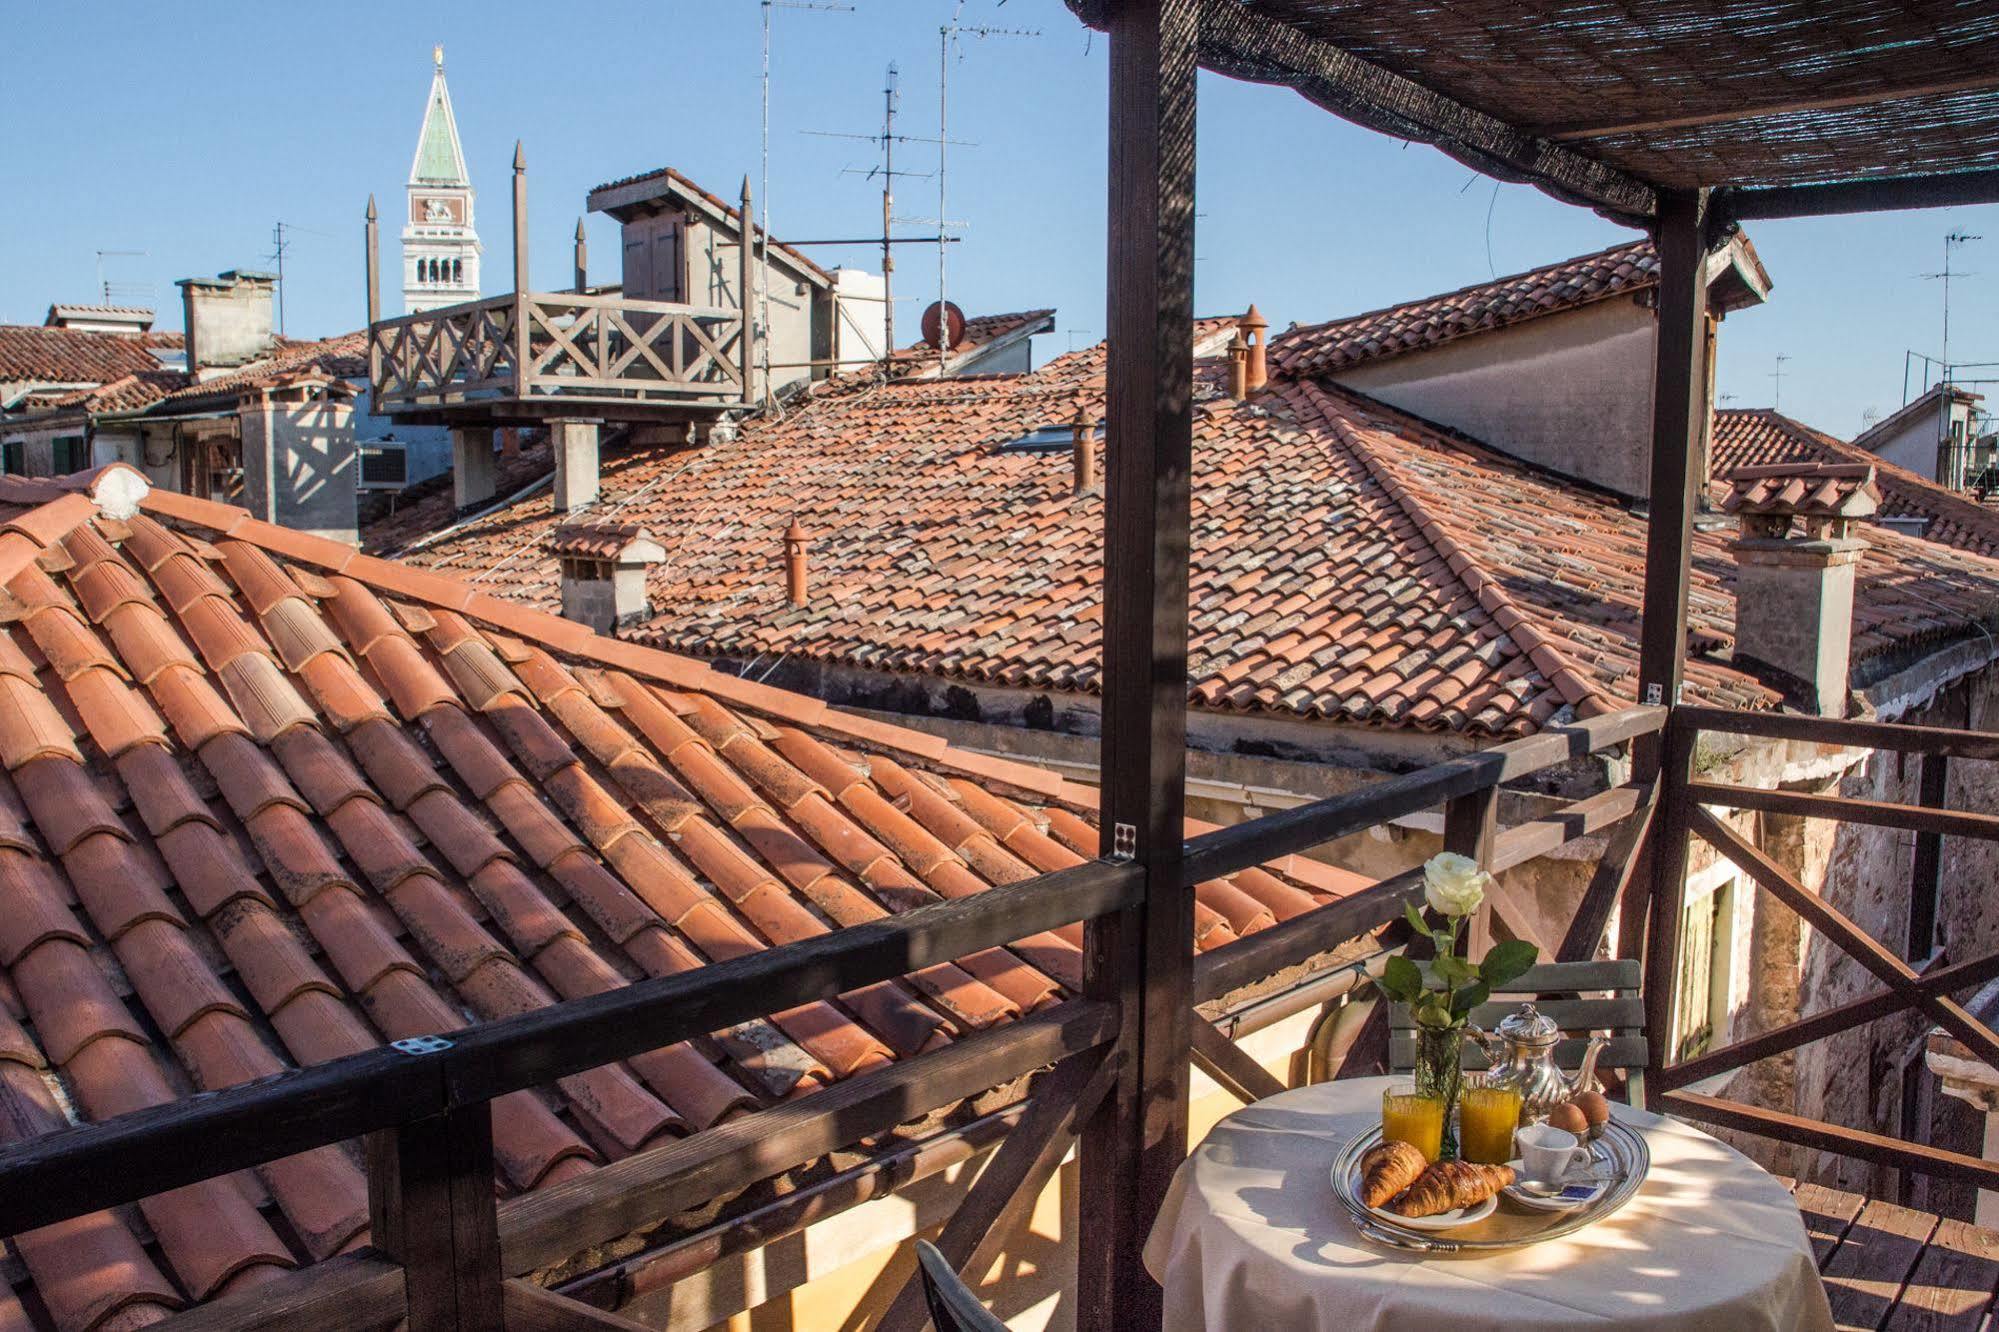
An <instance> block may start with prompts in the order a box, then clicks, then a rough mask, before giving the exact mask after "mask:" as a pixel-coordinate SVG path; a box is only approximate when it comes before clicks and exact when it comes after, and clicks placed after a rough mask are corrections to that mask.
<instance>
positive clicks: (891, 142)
mask: <svg viewBox="0 0 1999 1332" xmlns="http://www.w3.org/2000/svg"><path fill="white" fill-rule="evenodd" d="M901 108H902V85H901V76H900V75H899V74H898V73H897V71H896V67H895V65H894V64H890V65H889V67H888V78H887V81H886V82H885V83H884V85H883V87H882V127H881V132H880V133H877V134H847V133H842V132H839V131H836V130H801V131H800V133H803V134H813V135H817V136H818V137H820V138H823V139H858V140H860V141H862V142H863V143H875V144H880V145H881V152H882V160H881V165H880V166H874V167H869V168H868V169H867V170H866V171H865V172H863V171H861V170H860V169H859V168H857V167H847V168H845V169H844V170H843V171H842V173H841V174H843V175H864V176H866V177H867V178H868V179H869V180H872V179H874V178H875V177H876V176H880V177H881V182H882V231H881V236H880V237H879V238H878V239H879V241H880V244H881V252H882V304H883V309H884V319H883V327H882V335H883V340H884V342H885V345H884V346H883V347H882V348H881V355H882V359H883V361H884V362H886V361H887V359H888V358H889V357H890V356H892V355H893V354H894V352H895V247H896V246H898V245H931V244H935V245H940V246H941V245H945V244H948V243H950V242H953V241H955V240H957V237H955V236H949V235H946V234H945V233H944V232H943V231H942V230H940V231H939V232H938V233H937V234H936V235H935V236H897V235H895V234H893V230H892V228H893V224H894V223H895V222H896V221H897V220H898V219H897V218H896V216H895V182H896V181H897V180H898V179H909V180H928V179H930V178H931V177H932V176H934V175H936V174H937V173H936V172H934V171H904V170H898V169H897V167H896V165H895V146H896V145H897V144H898V143H936V142H938V140H936V139H935V138H931V137H928V136H923V135H912V134H898V133H896V129H895V118H896V113H897V112H898V111H900V110H901ZM952 142H953V143H957V144H960V145H963V146H969V147H976V146H977V145H976V144H970V143H968V141H966V140H963V139H954V140H952ZM862 243H868V242H864V241H853V242H848V241H789V242H787V244H791V245H841V244H862Z"/></svg>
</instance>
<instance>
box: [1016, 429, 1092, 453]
mask: <svg viewBox="0 0 1999 1332" xmlns="http://www.w3.org/2000/svg"><path fill="white" fill-rule="evenodd" d="M1075 447H1076V432H1075V430H1074V428H1073V427H1071V426H1067V425H1046V426H1036V427H1035V428H1034V429H1032V430H1030V431H1028V432H1027V433H1026V434H1024V435H1021V436H1019V437H1018V438H1015V439H1010V440H1007V441H1006V442H1005V443H1004V444H1001V445H1000V446H999V451H1000V452H1001V453H1061V452H1064V451H1066V450H1069V449H1073V448H1075Z"/></svg>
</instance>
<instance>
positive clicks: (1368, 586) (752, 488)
mask: <svg viewBox="0 0 1999 1332" xmlns="http://www.w3.org/2000/svg"><path fill="white" fill-rule="evenodd" d="M1218 332H1219V331H1218V330H1210V329H1206V328H1204V329H1202V330H1200V335H1201V340H1202V342H1203V344H1204V345H1207V346H1212V345H1213V344H1214V343H1215V342H1216V341H1218V340H1219V338H1218ZM1102 366H1103V356H1102V351H1101V349H1100V348H1093V349H1090V350H1087V351H1079V352H1077V353H1073V354H1071V355H1069V356H1064V357H1058V358H1056V359H1055V360H1054V361H1051V362H1050V363H1049V364H1048V365H1047V366H1046V367H1044V368H1043V369H1042V370H1040V371H1038V372H1036V373H1034V374H1031V375H1012V376H989V377H981V378H973V379H962V380H946V381H905V382H899V383H890V384H886V385H879V386H873V387H859V388H844V389H836V390H834V391H831V392H828V393H825V394H821V395H818V396H815V397H814V398H812V399H810V400H808V402H807V403H806V404H805V405H804V406H803V407H802V408H800V409H798V410H794V411H792V412H790V413H789V414H787V415H786V416H785V417H784V418H783V419H782V420H774V421H773V420H759V421H753V422H751V423H749V424H747V425H746V426H745V427H744V428H743V430H742V431H741V432H740V434H739V435H738V437H737V438H736V439H735V440H734V441H733V442H730V443H727V444H710V445H707V446H705V447H702V448H699V449H691V450H689V449H683V450H673V451H646V452H631V451H626V452H623V453H616V452H613V453H610V454H607V455H606V458H605V465H604V493H603V501H602V505H601V508H600V510H599V515H600V517H601V518H602V519H603V520H605V521H616V522H629V523H643V524H644V525H645V526H646V527H647V528H648V529H649V530H650V531H652V532H654V533H658V534H661V539H662V544H663V545H664V546H665V548H666V551H667V558H666V560H665V561H664V562H663V563H662V564H660V565H659V566H657V567H656V568H655V569H654V570H653V573H652V577H651V580H650V583H649V592H650V599H651V602H652V605H653V606H654V607H655V608H656V610H657V614H656V616H655V618H654V619H652V620H651V621H649V622H647V623H645V624H643V625H641V626H638V627H636V628H634V629H631V630H628V631H627V633H628V634H629V635H630V636H632V637H636V638H639V639H641V640H643V641H647V642H653V643H657V644H659V645H661V646H665V647H670V648H673V649H675V650H677V651H684V652H690V653H695V654H699V655H704V656H717V657H728V658H731V659H734V660H737V661H744V662H747V661H751V660H756V661H758V662H760V663H762V665H761V669H769V668H770V666H771V665H772V664H774V663H776V662H778V661H780V660H782V659H784V658H787V657H790V658H794V659H802V660H812V661H821V662H827V663H836V664H841V665H848V666H855V667H860V668H864V669H869V670H875V671H887V672H905V673H921V674H925V675H930V676H940V677H944V678H947V679H954V680H962V681H968V682H978V683H986V684H993V685H1000V686H1008V687H1014V688H1021V689H1031V690H1047V691H1054V692H1066V693H1079V694H1080V693H1091V692H1095V691H1096V690H1097V688H1098V686H1099V678H1098V666H1099V657H1100V637H1101V633H1100V631H1101V628H1102V615H1103V603H1102V593H1101V567H1102V546H1101V533H1102V521H1103V519H1102V514H1103V507H1102V499H1101V497H1100V495H1097V494H1089V495H1085V496H1082V497H1077V496H1074V495H1072V493H1071V488H1072V473H1071V469H1070V466H1069V464H1068V461H1067V458H1066V457H1065V456H1064V455H1062V454H1060V453H1059V452H1058V453H1057V454H1056V455H1055V456H1052V457H1051V456H1049V455H1047V454H1035V453H1031V452H1007V451H1002V450H1001V449H1000V448H999V447H998V446H999V445H1001V444H1003V443H1005V442H1006V441H1008V440H1010V439H1014V438H1017V437H1019V436H1021V435H1022V434H1025V433H1026V432H1028V431H1030V430H1033V429H1036V428H1039V427H1048V426H1059V427H1063V428H1065V429H1066V428H1067V426H1068V424H1069V423H1070V421H1072V420H1073V419H1074V417H1075V415H1076V411H1077V408H1078V406H1079V405H1081V406H1082V407H1083V408H1084V409H1085V410H1086V411H1088V412H1089V414H1090V415H1091V416H1092V417H1095V418H1100V417H1101V415H1102V384H1101V372H1102ZM1200 374H1201V384H1202V387H1201V388H1200V390H1199V393H1198V395H1197V407H1198V410H1197V412H1196V429H1195V445H1194V487H1193V504H1194V515H1193V516H1194V526H1193V534H1192V535H1193V567H1192V572H1191V579H1192V584H1191V615H1190V625H1189V629H1190V636H1191V644H1190V648H1191V650H1190V656H1189V663H1188V673H1189V680H1188V685H1189V696H1190V699H1191V701H1192V702H1194V703H1195V704H1197V705H1199V706H1202V707H1207V708H1213V709H1219V710H1233V711H1243V712H1254V713H1265V714H1275V715H1282V716H1290V717H1300V718H1307V719H1332V720H1338V721H1344V722H1362V723H1371V724H1379V725H1387V726H1398V727H1418V728H1423V729H1434V730H1451V731H1461V732H1469V733H1473V734H1516V733H1519V732H1522V731H1526V730H1530V729H1533V728H1535V727H1538V726H1540V725H1541V724H1543V723H1545V722H1547V721H1548V720H1549V719H1550V718H1551V717H1554V716H1555V715H1556V714H1557V713H1558V712H1561V711H1562V710H1563V709H1565V708H1571V707H1573V708H1576V709H1578V710H1582V711H1594V710H1601V709H1605V708H1609V707H1613V706H1619V705H1622V704H1624V703H1628V702H1632V701H1635V696H1636V689H1637V685H1636V674H1637V636H1638V623H1639V611H1638V606H1639V600H1640V593H1641V589H1642V586H1643V565H1644V546H1645V522H1644V519H1643V518H1642V517H1641V516H1638V515H1635V514H1633V513H1631V512H1630V511H1628V510H1627V509H1626V508H1624V507H1623V506H1621V505H1620V504H1618V503H1617V502H1615V501H1614V500H1611V499H1609V498H1606V497H1604V496H1602V495H1600V494H1597V493H1595V492H1592V491H1589V490H1586V489H1584V488H1582V487H1580V486H1574V485H1569V484H1567V483H1564V482H1562V481H1561V480H1559V479H1557V478H1554V477H1551V476H1549V475H1547V474H1545V473H1542V472H1538V471H1534V470H1532V469H1529V468H1527V467H1525V466H1522V465H1520V464H1518V463H1516V462H1513V461H1512V460H1509V459H1507V458H1505V457H1504V456H1502V455H1500V454H1498V453H1496V452H1493V451H1491V450H1488V449H1486V448H1484V447H1482V446H1480V445H1478V444H1477V443H1476V442H1474V441H1471V440H1468V439H1465V438H1463V437H1461V436H1456V435H1452V434H1449V433H1447V432H1444V431H1442V430H1440V429H1437V428H1434V427H1432V426H1429V425H1427V424H1425V423H1424V422H1422V421H1420V420H1417V419H1416V418H1414V417H1411V416H1408V415H1406V414H1404V413H1401V412H1398V411H1395V410H1393V409H1391V408H1388V407H1386V406H1383V405H1381V404H1378V403H1376V402H1373V401H1372V400H1370V399H1367V398H1365V397H1363V396H1361V395H1359V394H1356V393H1353V392H1351V391H1348V390H1344V389H1340V388H1338V387H1336V386H1331V385H1318V384H1312V383H1299V382H1286V381H1279V382H1277V383H1275V384H1274V385H1273V387H1272V389H1271V391H1269V392H1266V393H1264V394H1261V395H1258V396H1257V397H1256V398H1254V399H1253V400H1252V401H1250V402H1248V403H1235V402H1231V401H1229V400H1228V399H1227V398H1226V397H1224V396H1222V395H1220V394H1219V393H1218V392H1217V391H1216V386H1217V385H1218V384H1219V382H1220V378H1221V375H1220V366H1219V365H1218V364H1217V363H1215V362H1213V361H1209V362H1207V363H1205V364H1203V366H1202V368H1201V372H1200ZM794 518H796V519H797V520H798V521H799V522H800V523H801V524H802V526H803V527H804V529H805V531H806V532H807V534H808V536H809V538H810V540H809V550H808V564H809V570H810V579H809V581H810V598H809V600H808V602H807V603H806V604H805V605H803V606H792V605H790V604H789V603H788V602H787V600H786V598H785V585H784V564H783V549H784V548H783V542H782V539H781V536H782V532H783V530H784V528H785V526H786V525H787V524H788V523H790V522H791V521H792V520H793V519H794ZM554 521H555V519H554V515H553V514H552V513H551V512H550V508H549V500H548V497H547V496H546V494H545V493H537V494H534V495H530V496H529V497H527V498H526V499H524V500H522V501H521V502H520V503H518V504H515V505H512V506H510V507H507V508H504V509H502V510H500V511H498V512H495V513H494V514H492V515H490V516H488V517H486V518H483V519H480V520H478V521H474V522H470V523H467V524H465V525H463V526H461V527H460V528H458V529H457V530H456V531H454V532H453V533H451V534H450V535H449V536H447V537H444V538H441V539H439V540H436V541H434V542H432V543H430V544H428V545H426V546H425V547H424V548H422V549H421V550H417V551H415V552H414V553H413V554H412V556H411V559H412V560H413V561H414V562H415V563H418V564H420V565H422V566H424V567H426V568H431V569H435V570H437V571H439V572H444V573H450V574H453V575H455V576H459V577H464V578H467V579H469V580H471V581H472V582H473V583H474V584H475V585H477V586H479V587H481V588H484V589H486V590H489V591H490V592H491V593H492V594H493V595H495V596H501V597H507V598H511V599H515V600H519V601H521V602H524V603H526V604H530V605H535V606H541V607H554V606H556V605H558V604H559V600H560V588H559V583H558V577H557V569H556V566H555V561H554V560H553V559H552V558H550V557H548V555H547V554H546V551H545V548H544V543H545V541H546V538H547V534H548V531H549V530H550V528H551V527H552V526H553V524H554ZM1732 536H1733V532H1732V531H1702V532H1700V533H1699V534H1698V535H1697V536H1696V539H1695V566H1694V578H1693V594H1692V605H1693V613H1692V622H1691V630H1690V641H1691V649H1692V652H1693V654H1694V658H1693V661H1692V663H1691V664H1690V666H1689V672H1688V680H1689V688H1690V691H1691V692H1692V694H1693V695H1694V696H1697V697H1700V698H1704V699H1707V700H1709V701H1712V702H1717V703H1722V704H1727V705H1738V706H1749V707H1755V706H1770V705H1772V704H1774V703H1775V702H1776V701H1777V698H1778V695H1777V694H1776V692H1775V691H1773V690H1771V689H1770V688H1768V687H1766V686H1765V685H1764V684H1762V683H1761V682H1759V681H1758V680H1757V679H1755V678H1754V677H1752V676H1750V675H1748V674H1746V673H1744V672H1742V671H1740V670H1737V669H1736V668H1735V667H1733V666H1732V665H1730V664H1729V663H1728V660H1727V649H1728V648H1729V647H1730V646H1731V644H1732V640H1733V632H1734V617H1735V600H1734V594H1733V581H1734V575H1735V563H1734V559H1733V557H1732V556H1731V554H1730V552H1729V549H1728V544H1729V540H1730V539H1731V538H1732ZM1869 539H1870V540H1871V541H1873V542H1874V549H1873V550H1872V551H1870V552H1869V554H1868V555H1867V557H1866V559H1865V561H1864V562H1863V564H1862V566H1861V574H1860V580H1859V593H1858V597H1859V606H1858V609H1857V611H1856V642H1855V660H1856V661H1858V660H1863V659H1865V658H1867V657H1869V656H1873V655H1877V654H1879V653H1882V652H1885V651H1888V650H1890V649H1894V648H1910V647H1913V646H1915V645H1918V644H1920V643H1923V642H1925V641H1929V640H1933V639H1938V638H1948V637H1954V636H1957V635H1959V634H1962V633H1965V632H1968V629H1967V625H1966V620H1967V618H1969V619H1976V620H1979V621H1981V622H1982V621H1983V620H1985V619H1988V618H1990V617H1991V616H1992V614H1993V612H1994V609H1995V600H1999V562H1994V561H1990V560H1984V559H1979V558H1976V557H1972V556H1969V555H1964V554H1961V553H1959V552H1956V551H1952V550H1949V549H1947V548H1944V547H1939V546H1935V545H1933V544H1931V543H1927V542H1921V541H1916V540H1913V539H1911V538H1907V537H1901V536H1898V535H1896V534H1894V533H1890V532H1886V531H1881V532H1876V531H1874V530H1872V529H1870V531H1869Z"/></svg>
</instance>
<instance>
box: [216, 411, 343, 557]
mask: <svg viewBox="0 0 1999 1332" xmlns="http://www.w3.org/2000/svg"><path fill="white" fill-rule="evenodd" d="M241 416H242V430H243V499H244V505H245V507H247V508H248V509H249V510H250V512H251V513H253V514H255V515H256V516H257V517H259V518H262V519H264V520H265V521H266V522H272V523H276V524H278V525H279V526H281V527H289V528H293V529H295V530H297V531H301V532H311V533H314V534H315V535H318V536H324V537H330V538H332V539H334V540H336V541H348V542H352V541H353V540H354V539H355V526H354V524H355V510H354V499H355V491H354V474H355V470H356V453H355V445H354V426H353V421H352V418H351V413H350V411H349V408H348V406H347V404H346V403H344V402H331V401H327V400H326V399H324V398H318V399H314V400H312V401H307V402H280V401H272V400H266V401H263V402H255V403H248V404H245V406H244V407H243V409H242V413H241Z"/></svg>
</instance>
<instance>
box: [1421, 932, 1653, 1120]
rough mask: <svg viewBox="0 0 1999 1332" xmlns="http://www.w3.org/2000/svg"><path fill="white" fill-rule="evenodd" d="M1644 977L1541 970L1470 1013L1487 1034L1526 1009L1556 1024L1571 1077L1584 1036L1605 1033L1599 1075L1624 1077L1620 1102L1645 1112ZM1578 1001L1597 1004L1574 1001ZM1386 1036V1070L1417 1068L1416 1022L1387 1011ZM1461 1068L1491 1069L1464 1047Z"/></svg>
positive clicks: (1561, 1062)
mask: <svg viewBox="0 0 1999 1332" xmlns="http://www.w3.org/2000/svg"><path fill="white" fill-rule="evenodd" d="M1642 975H1643V968H1642V967H1641V966H1640V965H1639V964H1638V963H1637V962H1636V961H1610V962H1544V963H1542V964H1541V965H1540V966H1538V967H1530V968H1529V969H1528V971H1527V974H1526V975H1524V976H1522V977H1520V979H1518V980H1516V981H1513V982H1511V983H1510V984H1508V985H1507V987H1506V988H1505V989H1504V990H1501V991H1499V992H1497V993H1495V994H1494V995H1493V996H1492V999H1491V1001H1490V1002H1488V1003H1484V1004H1481V1005H1479V1006H1478V1007H1477V1008H1476V1009H1474V1010H1472V1015H1471V1020H1472V1021H1473V1022H1474V1023H1476V1024H1477V1025H1478V1026H1480V1027H1483V1028H1484V1029H1485V1030H1486V1031H1488V1032H1490V1031H1492V1030H1493V1028H1494V1027H1496V1026H1497V1025H1498V1024H1499V1022H1500V1020H1501V1019H1502V1018H1505V1017H1506V1016H1507V1015H1508V1014H1510V1013H1512V1012H1513V1011H1514V1010H1516V1009H1518V1008H1519V1007H1520V1005H1521V1004H1523V1003H1526V1002H1529V1001H1532V1002H1533V1004H1534V1006H1535V1007H1536V1008H1538V1009H1540V1011H1541V1012H1543V1013H1546V1014H1547V1015H1548V1016H1549V1017H1551V1018H1553V1019H1554V1020H1555V1021H1556V1022H1557V1023H1559V1024H1560V1026H1561V1028H1562V1033H1563V1040H1562V1041H1561V1043H1560V1044H1558V1045H1556V1047H1555V1063H1556V1064H1557V1065H1558V1066H1559V1067H1561V1068H1563V1069H1566V1070H1570V1071H1573V1070H1575V1069H1576V1068H1578V1067H1580V1066H1581V1064H1582V1061H1583V1050H1584V1049H1585V1048H1586V1047H1587V1046H1588V1044H1589V1040H1588V1038H1589V1036H1590V1035H1591V1034H1601V1033H1608V1034H1609V1036H1610V1044H1609V1045H1607V1046H1605V1047H1604V1051H1603V1053H1602V1054H1601V1055H1599V1056H1597V1061H1596V1066H1597V1069H1598V1071H1599V1074H1601V1073H1607V1072H1613V1071H1615V1072H1621V1073H1623V1074H1624V1099H1625V1100H1626V1101H1628V1102H1630V1103H1631V1104H1632V1105H1636V1106H1643V1105H1644V1104H1645V1061H1646V1057H1647V1055H1648V1054H1649V1052H1650V1045H1649V1043H1648V1042H1647V1040H1646V1038H1645V1001H1644V999H1643V998H1642V997H1641V996H1640V994H1639V989H1640V985H1641V983H1642ZM1606 992H1607V993H1606ZM1583 994H1594V995H1598V996H1600V997H1597V998H1587V999H1586V998H1580V997H1578V996H1580V995H1583ZM1388 1031H1389V1038H1388V1067H1389V1069H1390V1071H1392V1072H1395V1073H1407V1072H1409V1071H1410V1070H1411V1069H1412V1068H1414V1067H1415V1066H1416V1022H1415V1019H1414V1018H1411V1017H1410V1016H1409V1010H1408V1008H1407V1007H1405V1006H1404V1005H1402V1004H1394V1005H1391V1006H1390V1008H1389V1012H1388ZM1464 1066H1465V1067H1466V1068H1467V1069H1479V1070H1482V1069H1485V1068H1487V1067H1489V1063H1488V1061H1487V1059H1486V1057H1485V1051H1483V1050H1481V1049H1479V1048H1478V1046H1477V1045H1476V1044H1475V1043H1473V1042H1470V1041H1467V1042H1466V1044H1465V1062H1464ZM1604 1081H1605V1082H1606V1083H1608V1081H1609V1079H1607V1078H1606V1079H1604Z"/></svg>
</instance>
